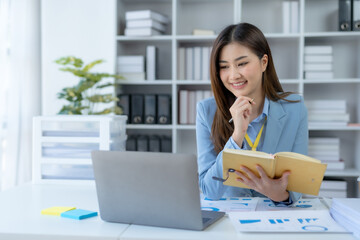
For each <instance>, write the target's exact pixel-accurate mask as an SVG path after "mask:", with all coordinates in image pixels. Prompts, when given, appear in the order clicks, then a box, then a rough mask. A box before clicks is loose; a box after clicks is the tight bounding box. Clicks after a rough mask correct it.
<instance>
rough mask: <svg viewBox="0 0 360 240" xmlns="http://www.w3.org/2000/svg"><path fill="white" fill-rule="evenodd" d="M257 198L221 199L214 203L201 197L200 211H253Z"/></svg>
mask: <svg viewBox="0 0 360 240" xmlns="http://www.w3.org/2000/svg"><path fill="white" fill-rule="evenodd" d="M257 203H258V198H240V197H232V198H221V199H220V200H217V201H214V200H211V199H208V198H205V197H203V196H201V209H202V210H207V211H216V212H218V211H221V212H249V211H255V209H256V205H257Z"/></svg>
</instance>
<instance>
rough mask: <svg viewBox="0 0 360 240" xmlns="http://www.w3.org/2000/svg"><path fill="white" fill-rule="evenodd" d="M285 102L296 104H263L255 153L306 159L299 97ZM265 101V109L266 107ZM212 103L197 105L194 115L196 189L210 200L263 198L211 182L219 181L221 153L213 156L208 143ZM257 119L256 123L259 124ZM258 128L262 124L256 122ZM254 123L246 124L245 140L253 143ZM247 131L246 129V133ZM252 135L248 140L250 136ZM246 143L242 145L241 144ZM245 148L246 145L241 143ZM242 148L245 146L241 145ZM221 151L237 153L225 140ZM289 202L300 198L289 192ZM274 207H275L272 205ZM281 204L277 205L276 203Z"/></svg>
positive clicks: (304, 122) (303, 114) (305, 132)
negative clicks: (294, 154) (260, 131)
mask: <svg viewBox="0 0 360 240" xmlns="http://www.w3.org/2000/svg"><path fill="white" fill-rule="evenodd" d="M287 99H288V100H299V102H295V103H291V102H287V101H284V100H278V101H276V102H275V101H271V100H267V99H266V100H265V103H264V109H263V114H261V115H260V116H259V117H260V119H261V117H265V116H264V115H266V116H267V120H266V123H265V126H264V130H263V134H262V137H261V139H262V140H261V144H259V146H258V148H257V151H263V152H267V153H276V152H283V151H287V152H297V153H301V154H305V155H307V153H308V137H309V135H308V125H307V110H306V107H305V104H304V101H303V98H302V97H301V96H299V95H296V94H292V95H290V96H288V97H287ZM266 101H267V102H268V107H266ZM216 108H217V107H216V102H215V99H214V98H208V99H205V100H203V101H200V102H199V103H198V104H197V115H196V141H197V150H198V151H197V154H198V172H199V185H200V188H201V190H202V192H203V193H204V195H205V196H206V197H208V198H211V199H219V198H221V197H241V196H242V197H264V196H263V195H262V194H261V193H258V192H256V191H255V190H252V189H245V188H238V187H231V186H226V185H223V184H222V182H219V181H216V180H213V179H212V176H217V177H222V151H221V152H220V153H219V154H216V152H215V150H214V145H213V142H212V140H211V126H212V123H213V119H214V115H215V112H216ZM260 119H258V120H260ZM259 122H260V124H259V125H260V127H261V125H262V121H261V120H260V121H259ZM253 124H256V123H255V122H254V121H253V122H251V123H250V125H252V127H254V128H255V129H254V131H253V133H251V132H248V134H249V137H250V138H251V139H252V140H253V139H254V134H255V135H257V132H258V131H259V129H260V128H258V129H257V126H256V125H255V126H254V125H253ZM248 130H249V129H248ZM250 134H252V136H250ZM245 142H246V141H245ZM245 144H246V143H245ZM245 146H246V145H245ZM224 149H240V147H239V146H238V145H237V144H236V143H235V141H233V139H232V137H230V138H229V140H228V142H227V143H226V144H225V147H224ZM289 194H290V197H289V202H285V203H284V204H291V203H294V202H296V201H297V200H298V199H299V198H300V197H301V194H300V193H297V192H289ZM275 204H276V205H278V204H279V203H277V202H275ZM280 204H281V203H280Z"/></svg>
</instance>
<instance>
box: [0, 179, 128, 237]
mask: <svg viewBox="0 0 360 240" xmlns="http://www.w3.org/2000/svg"><path fill="white" fill-rule="evenodd" d="M54 206H73V207H77V208H81V209H87V210H93V211H98V202H97V197H96V192H95V187H94V186H63V185H45V184H44V185H32V184H26V185H23V186H20V187H17V188H14V189H10V190H8V191H5V192H1V193H0V239H25V236H26V239H89V238H91V239H119V237H120V235H121V234H122V233H123V232H124V231H125V229H126V228H127V227H129V225H128V224H117V223H107V222H104V221H102V220H101V219H100V217H93V218H89V219H84V220H81V221H79V220H74V219H68V218H62V217H60V216H49V215H41V210H42V209H45V208H48V207H54Z"/></svg>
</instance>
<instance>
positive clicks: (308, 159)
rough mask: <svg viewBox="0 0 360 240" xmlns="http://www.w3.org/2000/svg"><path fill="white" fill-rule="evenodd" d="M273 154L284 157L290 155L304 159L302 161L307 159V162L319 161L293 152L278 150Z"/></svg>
mask: <svg viewBox="0 0 360 240" xmlns="http://www.w3.org/2000/svg"><path fill="white" fill-rule="evenodd" d="M275 156H284V157H291V158H296V159H300V160H304V161H309V162H317V163H320V162H321V161H320V160H318V159H315V158H312V157H309V156H306V155H303V154H300V153H294V152H278V153H276V154H275Z"/></svg>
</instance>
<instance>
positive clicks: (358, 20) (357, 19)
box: [351, 0, 360, 31]
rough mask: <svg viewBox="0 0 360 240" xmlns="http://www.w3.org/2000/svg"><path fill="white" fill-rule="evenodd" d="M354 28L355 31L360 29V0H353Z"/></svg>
mask: <svg viewBox="0 0 360 240" xmlns="http://www.w3.org/2000/svg"><path fill="white" fill-rule="evenodd" d="M352 1H353V2H352V28H351V30H353V31H360V0H352Z"/></svg>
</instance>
